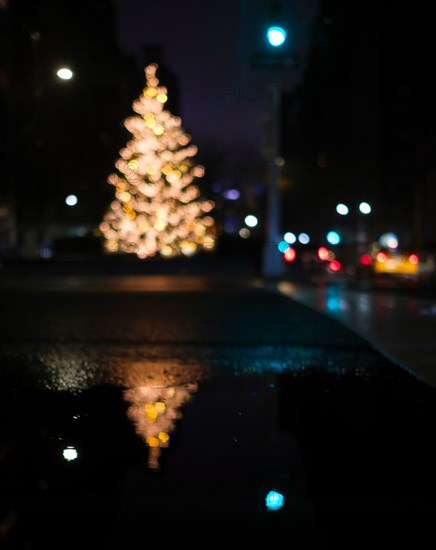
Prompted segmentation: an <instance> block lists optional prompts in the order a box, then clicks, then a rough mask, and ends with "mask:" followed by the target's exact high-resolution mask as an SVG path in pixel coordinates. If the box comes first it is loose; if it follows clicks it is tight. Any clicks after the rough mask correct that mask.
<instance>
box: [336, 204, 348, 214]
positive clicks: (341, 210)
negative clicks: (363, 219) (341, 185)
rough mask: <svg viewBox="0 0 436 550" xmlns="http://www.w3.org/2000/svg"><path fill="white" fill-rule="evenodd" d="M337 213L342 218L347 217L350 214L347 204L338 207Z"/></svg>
mask: <svg viewBox="0 0 436 550" xmlns="http://www.w3.org/2000/svg"><path fill="white" fill-rule="evenodd" d="M336 212H337V213H338V214H340V215H341V216H346V215H347V214H348V212H349V210H348V206H347V205H346V204H343V203H339V204H337V205H336Z"/></svg>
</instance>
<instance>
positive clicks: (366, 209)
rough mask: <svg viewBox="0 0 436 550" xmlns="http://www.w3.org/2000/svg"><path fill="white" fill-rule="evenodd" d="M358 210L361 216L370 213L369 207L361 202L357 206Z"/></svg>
mask: <svg viewBox="0 0 436 550" xmlns="http://www.w3.org/2000/svg"><path fill="white" fill-rule="evenodd" d="M359 210H360V211H361V212H362V214H370V213H371V210H372V208H371V205H370V204H369V203H367V202H361V203H360V204H359Z"/></svg>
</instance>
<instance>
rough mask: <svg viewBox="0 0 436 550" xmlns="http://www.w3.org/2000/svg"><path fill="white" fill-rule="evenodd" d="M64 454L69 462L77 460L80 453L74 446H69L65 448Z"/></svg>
mask: <svg viewBox="0 0 436 550" xmlns="http://www.w3.org/2000/svg"><path fill="white" fill-rule="evenodd" d="M62 456H63V457H64V458H65V460H67V461H68V462H71V461H72V460H76V458H77V456H78V454H77V450H76V449H75V448H74V447H71V446H69V447H67V448H66V449H64V450H63V452H62Z"/></svg>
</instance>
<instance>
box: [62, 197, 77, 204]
mask: <svg viewBox="0 0 436 550" xmlns="http://www.w3.org/2000/svg"><path fill="white" fill-rule="evenodd" d="M77 203H78V198H77V197H76V195H68V197H65V204H66V205H67V206H76V204H77Z"/></svg>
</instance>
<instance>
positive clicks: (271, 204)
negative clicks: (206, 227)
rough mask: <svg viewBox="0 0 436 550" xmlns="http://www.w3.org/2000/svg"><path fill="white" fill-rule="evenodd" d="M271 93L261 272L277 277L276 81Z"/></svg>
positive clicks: (279, 271) (279, 269) (280, 260)
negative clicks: (270, 123) (267, 178)
mask: <svg viewBox="0 0 436 550" xmlns="http://www.w3.org/2000/svg"><path fill="white" fill-rule="evenodd" d="M270 94H271V118H272V125H271V126H272V128H271V134H272V135H271V147H270V155H269V157H270V158H269V159H268V164H269V182H268V196H267V214H266V232H265V242H264V245H263V257H262V274H263V276H264V277H268V278H279V277H281V276H282V275H283V272H284V263H283V258H282V255H281V254H280V252H279V250H278V249H277V246H278V244H279V242H280V240H281V239H280V208H281V204H280V191H279V176H280V166H279V163H278V162H277V161H278V155H279V136H280V108H281V89H280V84H279V83H278V82H275V83H272V84H271V86H270Z"/></svg>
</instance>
